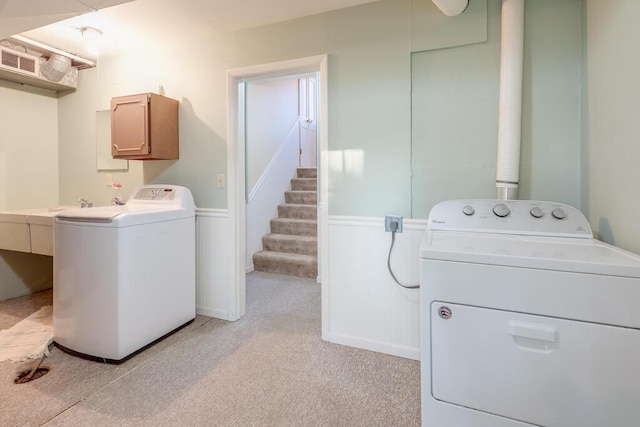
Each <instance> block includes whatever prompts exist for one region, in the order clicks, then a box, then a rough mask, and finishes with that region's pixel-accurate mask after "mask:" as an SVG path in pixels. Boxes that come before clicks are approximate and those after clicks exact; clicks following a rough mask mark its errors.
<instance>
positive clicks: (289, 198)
mask: <svg viewBox="0 0 640 427" xmlns="http://www.w3.org/2000/svg"><path fill="white" fill-rule="evenodd" d="M284 201H285V202H286V203H292V204H301V205H317V204H318V193H317V192H315V191H285V192H284Z"/></svg>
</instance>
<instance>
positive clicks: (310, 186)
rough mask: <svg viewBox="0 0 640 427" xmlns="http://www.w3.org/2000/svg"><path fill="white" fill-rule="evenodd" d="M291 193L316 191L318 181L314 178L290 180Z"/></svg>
mask: <svg viewBox="0 0 640 427" xmlns="http://www.w3.org/2000/svg"><path fill="white" fill-rule="evenodd" d="M291 190H293V191H317V190H318V180H317V179H316V178H293V179H292V180H291Z"/></svg>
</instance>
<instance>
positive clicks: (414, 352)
mask: <svg viewBox="0 0 640 427" xmlns="http://www.w3.org/2000/svg"><path fill="white" fill-rule="evenodd" d="M403 228H404V230H403V233H396V242H395V246H394V249H393V254H392V256H391V265H392V268H393V272H394V274H395V275H396V277H397V278H398V280H400V281H401V282H403V283H405V284H418V283H419V260H420V255H419V248H420V242H421V240H422V236H423V234H424V230H425V228H426V221H425V220H410V219H405V220H404V221H403ZM390 244H391V233H386V232H385V231H384V218H370V217H342V216H330V217H329V248H328V249H329V251H328V252H329V260H328V262H329V281H328V284H327V285H328V286H329V289H328V292H326V293H325V295H327V294H328V300H329V301H323V305H325V306H327V307H328V310H329V313H328V316H329V322H328V323H329V331H325V332H326V333H325V334H324V336H325V338H327V339H328V340H329V341H331V342H334V343H338V344H344V345H348V346H352V347H358V348H363V349H367V350H372V351H377V352H381V353H387V354H391V355H395V356H400V357H406V358H410V359H415V360H420V291H419V289H404V288H402V287H400V286H398V285H397V284H396V283H395V282H394V281H393V278H392V277H391V275H390V274H389V271H388V270H387V255H388V253H389V246H390Z"/></svg>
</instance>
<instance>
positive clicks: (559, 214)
mask: <svg viewBox="0 0 640 427" xmlns="http://www.w3.org/2000/svg"><path fill="white" fill-rule="evenodd" d="M551 215H553V217H554V218H557V219H565V218H566V217H567V213H566V212H565V211H564V209H562V208H555V209H554V210H552V211H551Z"/></svg>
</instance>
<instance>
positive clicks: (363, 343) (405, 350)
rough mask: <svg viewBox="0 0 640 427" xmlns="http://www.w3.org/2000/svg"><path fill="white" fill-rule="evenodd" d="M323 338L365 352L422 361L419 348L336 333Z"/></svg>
mask: <svg viewBox="0 0 640 427" xmlns="http://www.w3.org/2000/svg"><path fill="white" fill-rule="evenodd" d="M323 338H325V340H326V341H329V342H332V343H334V344H341V345H346V346H349V347H356V348H360V349H363V350H369V351H375V352H378V353H385V354H390V355H392V356H397V357H403V358H405V359H412V360H420V349H419V348H412V347H404V346H398V345H391V344H388V343H383V342H378V341H371V340H366V339H362V338H357V337H352V336H348V335H342V334H336V333H329V334H327V336H326V337H323Z"/></svg>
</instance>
